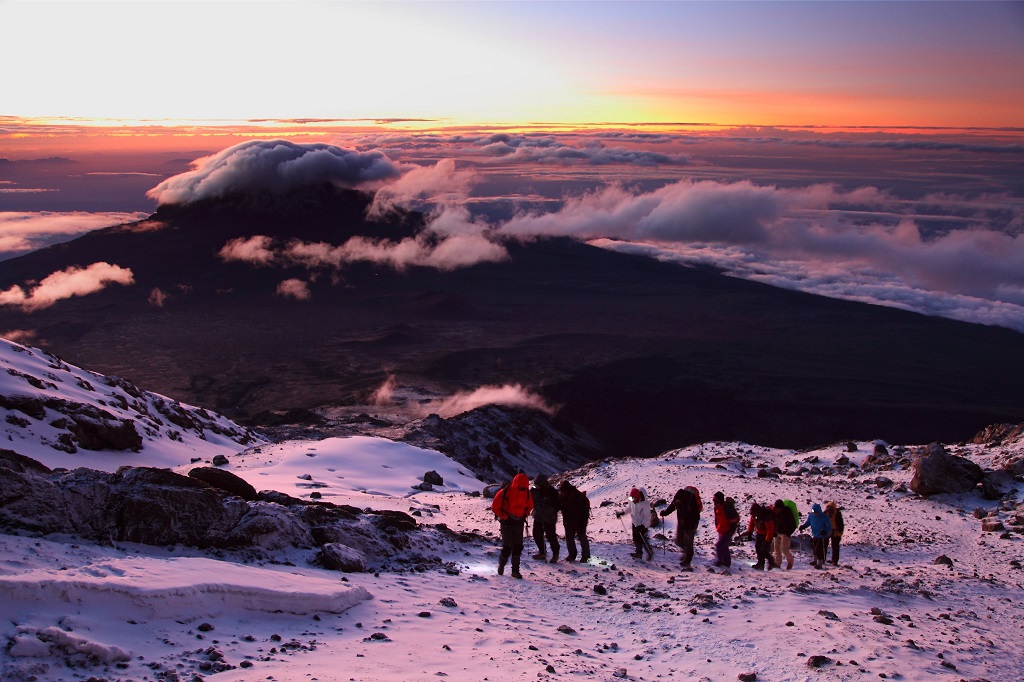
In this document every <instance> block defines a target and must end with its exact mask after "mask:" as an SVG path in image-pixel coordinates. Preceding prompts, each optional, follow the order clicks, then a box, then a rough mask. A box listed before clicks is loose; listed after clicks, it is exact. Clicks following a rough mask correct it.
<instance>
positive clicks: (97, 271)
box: [0, 262, 135, 311]
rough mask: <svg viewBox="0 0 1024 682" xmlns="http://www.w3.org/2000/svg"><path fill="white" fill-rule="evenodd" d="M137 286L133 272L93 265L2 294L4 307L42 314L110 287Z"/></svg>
mask: <svg viewBox="0 0 1024 682" xmlns="http://www.w3.org/2000/svg"><path fill="white" fill-rule="evenodd" d="M134 283H135V278H134V275H133V274H132V271H131V270H129V269H128V268H122V267H120V266H117V265H111V264H110V263H103V262H100V263H93V264H92V265H90V266H89V267H86V268H79V267H74V266H72V267H70V268H67V269H66V270H60V271H58V272H54V273H52V274H50V275H48V276H46V277H45V278H44V279H43V280H42V281H41V282H39V284H37V285H36V286H34V287H32V288H30V289H25V288H22V287H20V286H17V285H15V286H12V287H11V288H10V289H8V290H6V291H0V305H17V306H20V307H21V308H23V309H24V310H27V311H33V310H41V309H42V308H48V307H50V306H51V305H53V304H54V303H56V302H57V301H60V300H63V299H66V298H71V297H72V296H87V295H88V294H93V293H96V292H97V291H102V290H103V289H105V288H106V287H107V285H108V284H122V285H129V284H134Z"/></svg>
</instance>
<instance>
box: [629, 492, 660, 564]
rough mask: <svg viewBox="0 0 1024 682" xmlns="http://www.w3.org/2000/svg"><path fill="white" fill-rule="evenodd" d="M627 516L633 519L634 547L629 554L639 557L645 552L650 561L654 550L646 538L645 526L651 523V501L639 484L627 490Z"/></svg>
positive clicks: (635, 557)
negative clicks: (634, 549)
mask: <svg viewBox="0 0 1024 682" xmlns="http://www.w3.org/2000/svg"><path fill="white" fill-rule="evenodd" d="M629 516H630V519H631V520H632V521H633V546H634V547H635V548H636V551H635V552H633V554H632V555H631V556H632V557H633V558H634V559H639V558H641V557H643V556H644V555H645V554H646V555H647V560H648V561H650V560H651V559H653V558H654V550H652V549H651V542H650V540H648V539H647V526H648V525H650V523H651V502H650V500H648V499H647V491H646V490H644V488H643V487H641V486H637V487H636V488H633V489H632V490H630V491H629Z"/></svg>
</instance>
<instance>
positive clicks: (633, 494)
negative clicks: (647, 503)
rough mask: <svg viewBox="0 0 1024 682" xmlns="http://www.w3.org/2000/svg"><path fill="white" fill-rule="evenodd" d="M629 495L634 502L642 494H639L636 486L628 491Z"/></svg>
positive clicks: (637, 500) (638, 499)
mask: <svg viewBox="0 0 1024 682" xmlns="http://www.w3.org/2000/svg"><path fill="white" fill-rule="evenodd" d="M629 497H630V499H631V500H633V501H634V502H639V501H640V499H641V498H642V497H643V495H641V494H640V491H639V490H637V489H636V488H633V489H632V490H630V491H629Z"/></svg>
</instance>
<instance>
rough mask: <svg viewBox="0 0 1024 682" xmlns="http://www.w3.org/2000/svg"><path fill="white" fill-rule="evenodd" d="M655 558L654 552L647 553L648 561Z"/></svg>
mask: <svg viewBox="0 0 1024 682" xmlns="http://www.w3.org/2000/svg"><path fill="white" fill-rule="evenodd" d="M653 558H654V552H648V553H647V559H646V561H650V560H651V559H653Z"/></svg>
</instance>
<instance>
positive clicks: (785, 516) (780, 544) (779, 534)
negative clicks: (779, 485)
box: [772, 500, 796, 571]
mask: <svg viewBox="0 0 1024 682" xmlns="http://www.w3.org/2000/svg"><path fill="white" fill-rule="evenodd" d="M772 513H773V514H774V520H775V539H774V540H773V541H772V555H773V556H774V557H775V565H776V566H778V567H781V566H782V557H786V570H787V571H788V570H791V569H792V568H793V552H792V551H791V550H790V545H791V544H792V535H793V533H795V532H796V518H795V517H794V516H793V510H792V509H790V508H789V507H788V506H787V505H786V503H785V502H783V501H782V500H775V507H773V508H772Z"/></svg>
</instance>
